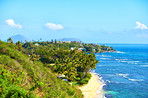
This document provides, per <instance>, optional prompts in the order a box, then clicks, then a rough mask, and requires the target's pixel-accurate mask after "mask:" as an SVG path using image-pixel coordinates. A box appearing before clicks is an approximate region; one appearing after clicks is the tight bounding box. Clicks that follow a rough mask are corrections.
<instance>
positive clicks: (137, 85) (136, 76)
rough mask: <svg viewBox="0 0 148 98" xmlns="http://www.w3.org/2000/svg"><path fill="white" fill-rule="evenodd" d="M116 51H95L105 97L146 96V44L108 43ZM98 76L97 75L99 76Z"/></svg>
mask: <svg viewBox="0 0 148 98" xmlns="http://www.w3.org/2000/svg"><path fill="white" fill-rule="evenodd" d="M107 46H112V47H114V49H115V50H117V52H110V53H96V54H95V55H96V59H97V60H99V64H97V65H96V69H95V70H94V71H95V73H98V74H99V75H100V76H101V77H102V79H103V81H104V83H105V84H106V85H105V86H103V89H104V93H105V97H106V98H148V44H108V45H107ZM100 76H99V77H100Z"/></svg>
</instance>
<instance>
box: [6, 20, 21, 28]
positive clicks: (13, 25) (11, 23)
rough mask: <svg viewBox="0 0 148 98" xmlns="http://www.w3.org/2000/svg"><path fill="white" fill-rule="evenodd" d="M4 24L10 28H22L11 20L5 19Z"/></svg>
mask: <svg viewBox="0 0 148 98" xmlns="http://www.w3.org/2000/svg"><path fill="white" fill-rule="evenodd" d="M5 23H6V24H7V25H9V26H10V27H15V28H19V29H21V28H22V25H20V24H16V23H15V22H14V20H13V19H7V20H6V21H5Z"/></svg>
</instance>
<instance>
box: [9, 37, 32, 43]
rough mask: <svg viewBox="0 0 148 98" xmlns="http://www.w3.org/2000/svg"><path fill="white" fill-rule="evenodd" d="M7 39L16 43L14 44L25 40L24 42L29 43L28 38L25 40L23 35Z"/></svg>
mask: <svg viewBox="0 0 148 98" xmlns="http://www.w3.org/2000/svg"><path fill="white" fill-rule="evenodd" d="M9 38H11V39H12V41H13V42H14V43H16V42H18V41H22V42H25V40H26V41H30V40H29V39H28V38H26V37H25V36H23V35H14V36H11V37H9ZM6 41H7V40H6Z"/></svg>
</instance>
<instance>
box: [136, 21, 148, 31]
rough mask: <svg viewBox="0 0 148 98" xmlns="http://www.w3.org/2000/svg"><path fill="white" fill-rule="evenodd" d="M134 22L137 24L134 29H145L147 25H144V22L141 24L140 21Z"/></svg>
mask: <svg viewBox="0 0 148 98" xmlns="http://www.w3.org/2000/svg"><path fill="white" fill-rule="evenodd" d="M136 24H137V26H136V27H135V29H142V30H143V29H147V26H146V25H144V24H142V23H140V22H138V21H137V22H136Z"/></svg>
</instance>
